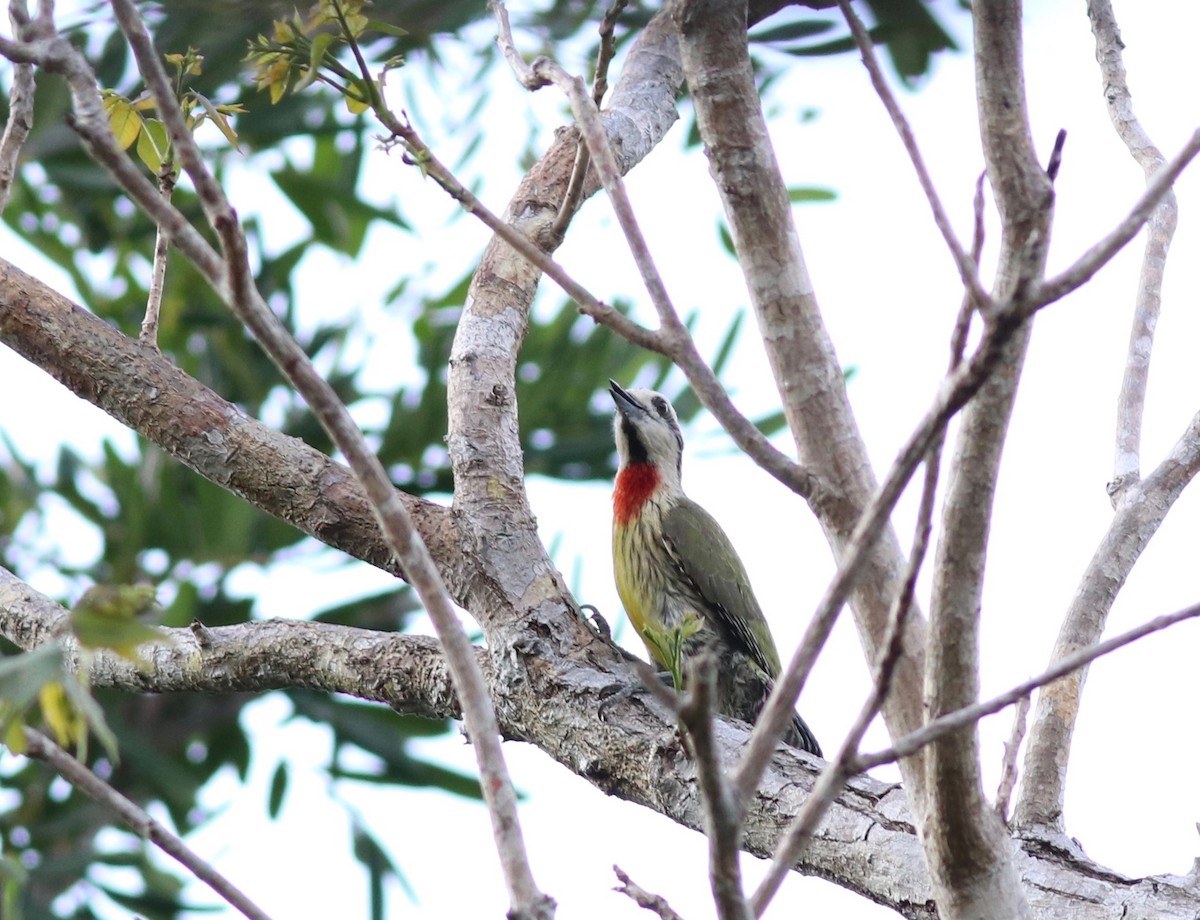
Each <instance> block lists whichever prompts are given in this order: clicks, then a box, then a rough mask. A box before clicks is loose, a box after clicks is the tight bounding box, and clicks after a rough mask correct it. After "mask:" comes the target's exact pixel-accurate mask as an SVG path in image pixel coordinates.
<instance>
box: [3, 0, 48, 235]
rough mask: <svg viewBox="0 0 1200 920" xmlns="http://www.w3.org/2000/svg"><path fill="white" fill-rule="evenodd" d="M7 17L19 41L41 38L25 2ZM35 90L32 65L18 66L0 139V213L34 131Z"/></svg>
mask: <svg viewBox="0 0 1200 920" xmlns="http://www.w3.org/2000/svg"><path fill="white" fill-rule="evenodd" d="M8 18H9V22H10V23H11V24H12V31H13V36H14V37H15V38H16V39H17V40H18V41H22V42H29V41H33V40H34V39H35V38H37V37H38V31H39V27H40V26H41V23H39V22H34V21H32V20H30V18H29V8H28V6H27V5H26V4H25V2H24V0H10V3H9V5H8ZM33 91H34V82H33V65H32V64H17V65H16V66H15V67H14V68H13V81H12V88H11V89H10V90H9V93H8V122H7V123H6V124H5V125H4V135H3V136H0V214H3V213H4V208H5V206H6V205H7V204H8V199H9V196H10V195H12V186H13V182H14V181H16V178H17V163H18V162H19V160H20V158H21V148H22V147H23V146H24V145H25V138H27V137H28V136H29V132H30V130H31V129H32V128H33Z"/></svg>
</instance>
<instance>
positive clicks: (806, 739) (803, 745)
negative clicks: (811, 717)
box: [783, 712, 825, 757]
mask: <svg viewBox="0 0 1200 920" xmlns="http://www.w3.org/2000/svg"><path fill="white" fill-rule="evenodd" d="M783 740H784V741H786V742H787V743H788V744H790V745H791V746H792V747H798V748H800V750H802V751H808V753H810V754H816V755H817V756H818V757H824V756H825V755H824V754H822V753H821V745H819V744H817V739H816V737H815V736H814V735H813V733H812V729H811V728H809V727H808V723H806V722H805V721H804V720H803V719H802V718H800V713H798V712H793V713H792V728H791V731H789V732H788V733H787V734H786V735H784V736H783Z"/></svg>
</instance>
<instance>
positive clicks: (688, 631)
mask: <svg viewBox="0 0 1200 920" xmlns="http://www.w3.org/2000/svg"><path fill="white" fill-rule="evenodd" d="M608 383H609V392H610V393H611V394H612V398H613V402H615V403H616V406H617V411H616V415H615V417H614V418H613V437H614V439H615V440H616V442H617V455H618V457H619V458H620V465H619V468H618V470H617V481H616V487H615V489H614V490H613V574H614V576H615V577H616V582H617V593H618V594H619V595H620V596H621V603H622V604H624V605H625V612H626V613H627V614H629V619H630V621H631V622H632V623H633V626H634V628H635V629H636V630H637V631H638V635H639V636H641V638H642V641H643V642H644V643H645V645H646V650H647V651H648V652H649V653H650V657H651V658H653V659H654V661H655V662H656V663H657V664H658V665H659V666H660V667H664V668H668V669H669V668H670V667H671V662H670V661H668V660H666V658H665V655H666V652H665V651H664V649H663V648H662V643H661V637H662V636H664V635H668V634H671V633H672V631H674V630H676V629H678V628H680V627H683V629H682V631H681V633H680V635H681V636H685V637H686V638H684V641H683V645H682V654H681V655H680V657H681V658H682V659H683V660H684V661H686V660H687V659H688V658H690V657H692V656H693V655H696V654H698V653H699V652H700V651H702V650H704V649H708V650H711V651H712V652H713V653H714V654H715V656H716V659H717V662H718V671H717V699H716V707H717V711H718V712H720V713H722V714H724V715H727V716H732V717H734V718H736V719H742V720H744V721H746V722H753V721H755V720H756V719H757V718H758V714H759V712H760V711H761V710H762V707H763V704H764V703H765V702H766V699H767V695H768V694H769V693H770V692H771V688H772V687H773V686H774V684H775V680H776V678H778V676H779V671H780V665H779V653H778V652H777V651H776V650H775V642H774V640H773V639H772V638H771V631H770V629H768V628H767V621H766V619H765V618H764V617H763V612H762V608H761V607H759V605H758V601H757V599H756V598H755V597H754V591H753V590H752V589H751V587H750V579H749V578H748V577H747V575H746V568H745V566H743V565H742V561H741V559H739V558H738V555H737V553H736V552H735V551H734V548H733V544H732V543H730V542H729V538H728V537H727V536H726V535H725V531H723V530H722V529H721V525H720V524H718V523H717V522H716V520H715V519H714V518H713V517H712V515H710V514H709V513H708V512H707V511H705V510H704V509H703V508H701V507H700V506H699V505H697V504H696V503H695V502H694V501H692V500H691V499H689V498H688V497H687V496H686V495H684V494H683V488H682V486H681V485H680V476H681V472H682V465H683V435H682V433H681V432H680V430H679V420H678V418H677V417H676V415H675V410H674V408H672V406H671V403H670V402H668V400H667V399H666V397H664V396H663V395H662V394H661V393H656V392H654V391H653V390H640V389H635V390H625V389H624V388H622V387H621V385H620V384H618V383H617V382H616V381H615V380H610V381H609V382H608ZM685 624H687V625H685ZM692 630H695V631H694V632H692ZM783 740H784V741H786V742H787V743H788V744H791V745H793V746H794V747H798V748H802V749H803V750H805V751H808V752H809V753H812V754H816V755H817V756H818V757H820V756H821V746H820V745H819V744H817V739H816V738H814V737H813V733H812V732H811V731H810V730H809V727H808V726H807V725H806V724H805V723H804V720H803V719H801V718H800V716H799V715H798V714H793V718H792V726H791V729H790V730H789V731H788V733H787V734H786V735H785V736H784V739H783Z"/></svg>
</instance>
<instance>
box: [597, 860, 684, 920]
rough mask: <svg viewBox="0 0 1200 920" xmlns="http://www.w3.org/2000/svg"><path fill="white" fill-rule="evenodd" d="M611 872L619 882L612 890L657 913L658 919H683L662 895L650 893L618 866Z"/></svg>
mask: <svg viewBox="0 0 1200 920" xmlns="http://www.w3.org/2000/svg"><path fill="white" fill-rule="evenodd" d="M613 872H614V873H616V876H617V878H618V879H619V880H620V882H621V884H620V885H618V886H617V887H616V888H614V889H613V891H619V892H620V893H621V894H623V895H626V896H627V897H629V898H631V899H632V900H633V903H634V904H636V905H637V906H638V907H641V908H644V909H646V910H649V911H653V912H654V913H656V914H658V917H659V920H683V917H681V916H680V915H679V914H677V913H676V912H675V911H674V910H673V909H672V908H671V905H670V904H668V903H667V899H666V898H664V897H663V896H662V895H658V894H651V893H650V892H649V891H647V890H646V889H645V888H643V887H642V886H641V885H639V884H637V883H636V882H634V881H633V880H632V879H630V878H629V876H628V875H626V874H625V872H624V871H623V870H622V869H621V867H620V866H613Z"/></svg>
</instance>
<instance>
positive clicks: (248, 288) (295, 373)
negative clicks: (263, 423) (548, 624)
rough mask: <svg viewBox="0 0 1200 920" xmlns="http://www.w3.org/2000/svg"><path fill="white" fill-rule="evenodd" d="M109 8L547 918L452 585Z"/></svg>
mask: <svg viewBox="0 0 1200 920" xmlns="http://www.w3.org/2000/svg"><path fill="white" fill-rule="evenodd" d="M112 5H113V10H114V12H115V13H116V16H117V21H118V23H119V25H120V27H121V30H122V32H124V33H125V36H126V38H127V40H128V41H129V44H130V47H131V48H132V50H133V52H134V56H135V58H136V59H137V62H138V67H139V69H140V71H141V73H142V75H143V77H144V79H145V80H146V83H147V86H148V87H149V88H150V92H151V93H152V94H153V96H154V99H155V103H156V105H157V108H158V111H159V113H160V116H161V117H162V119H163V122H164V123H165V125H166V127H167V132H168V135H169V136H170V138H171V143H172V145H173V148H174V150H175V151H176V155H177V156H178V158H179V162H180V165H181V166H182V167H183V169H184V171H185V172H187V174H188V175H189V176H190V177H191V179H192V182H193V184H194V186H195V188H196V191H197V195H198V197H199V198H200V201H201V203H202V205H203V207H204V210H205V214H206V216H207V217H208V220H209V222H210V223H211V225H212V226H213V228H214V229H215V230H216V232H217V234H218V236H219V237H220V240H221V245H222V249H223V250H224V254H225V277H224V284H223V285H222V291H221V292H222V294H223V295H224V296H225V299H226V301H227V302H228V303H229V306H230V307H231V308H232V309H233V311H234V313H235V314H236V315H237V316H238V318H239V319H241V320H242V322H243V323H245V324H246V326H247V327H248V328H249V329H250V330H251V331H252V332H253V333H254V335H255V337H256V338H257V339H258V340H259V342H260V343H261V344H262V346H263V348H264V350H265V351H266V352H267V354H268V355H269V356H270V357H271V359H272V361H274V362H275V363H276V365H277V366H278V367H279V368H280V370H282V371H283V373H284V374H285V375H286V376H287V378H288V380H289V381H290V382H291V383H292V385H293V386H294V387H295V388H296V390H297V391H298V392H299V393H300V394H301V395H302V396H303V397H304V399H305V401H306V402H307V403H308V404H309V406H310V408H311V409H312V411H313V413H314V414H315V415H316V416H317V418H318V419H319V420H320V421H321V424H322V426H323V427H324V428H325V429H326V431H328V433H329V434H330V436H331V438H332V439H333V441H334V443H335V444H336V445H337V447H338V449H339V450H341V452H342V453H343V454H344V455H345V457H346V459H347V461H348V462H349V464H350V467H351V469H352V470H353V471H354V474H355V476H356V478H358V480H359V481H360V482H361V483H362V486H363V489H364V491H365V492H366V494H367V497H368V499H369V500H370V502H371V505H372V507H373V509H374V511H375V513H376V517H377V519H378V520H379V524H380V526H381V528H382V529H383V532H384V535H385V536H386V538H387V541H388V543H389V545H390V546H391V548H392V550H393V551H394V552H395V553H396V555H397V557H398V558H399V559H400V560H401V561H402V563H403V565H404V569H405V573H406V574H407V576H408V578H409V581H410V583H411V584H412V586H413V587H414V588H415V589H416V591H417V593H418V595H419V596H420V598H421V600H422V602H423V604H424V605H425V608H426V610H427V611H428V612H429V615H430V618H431V619H432V620H433V622H434V625H435V627H436V629H437V632H438V637H439V639H440V640H441V642H442V646H443V648H444V649H445V652H446V660H447V663H448V664H449V667H450V670H451V675H452V677H453V680H454V685H455V689H456V690H457V692H458V696H459V701H460V702H461V704H462V707H463V716H464V721H465V722H466V725H467V731H468V733H469V734H470V737H471V740H472V742H473V747H474V750H475V756H476V762H477V764H478V766H479V771H480V778H481V786H482V788H483V793H484V798H485V800H486V801H487V804H488V811H489V815H490V816H491V819H492V831H493V834H494V836H495V839H496V848H497V851H498V855H499V857H500V863H501V866H502V868H503V870H504V877H505V882H506V884H507V886H508V891H509V897H510V899H511V902H512V912H513V913H514V914H516V915H519V916H529V917H535V916H549V913H550V912H551V907H552V904H553V902H552V901H551V900H550V899H549V898H548V897H546V896H545V895H544V894H542V893H541V891H539V890H538V888H537V885H536V883H535V882H534V880H533V873H532V871H531V869H530V866H529V860H528V856H527V854H526V852H525V845H524V841H523V838H522V834H521V826H520V822H519V820H518V817H517V810H516V795H515V792H514V790H513V788H512V781H511V779H510V777H509V775H508V770H507V767H506V766H505V763H504V756H503V753H502V752H501V749H500V738H499V728H498V726H497V723H496V716H495V712H494V711H493V709H492V704H491V699H490V697H489V694H488V689H487V684H486V683H485V681H484V679H483V675H482V673H481V672H480V670H479V666H478V663H477V661H476V660H475V656H474V651H473V649H472V647H471V643H470V641H469V640H468V638H467V636H466V633H465V632H464V630H463V628H462V625H461V624H460V622H459V620H458V617H457V615H456V614H455V612H454V608H453V605H452V604H451V602H450V598H449V596H448V593H447V591H446V587H445V585H444V584H443V583H442V580H441V577H440V575H439V574H438V572H437V569H436V568H435V566H434V564H433V561H432V559H431V558H430V556H429V552H428V550H427V549H426V547H425V544H424V543H423V542H422V540H421V537H420V535H419V534H418V533H417V532H416V530H415V528H414V527H413V524H412V520H411V519H410V518H409V516H408V512H407V510H406V509H405V507H404V505H403V503H402V502H401V501H400V499H399V496H398V495H397V493H396V490H395V488H394V487H393V486H392V484H391V481H390V480H389V479H388V476H387V473H386V471H385V470H384V469H383V466H382V465H381V464H380V462H379V459H378V458H377V457H376V456H375V455H374V453H373V452H372V451H371V450H370V448H369V447H368V446H367V444H366V442H365V440H364V439H363V436H362V433H361V432H360V431H359V430H358V427H357V426H356V424H355V423H354V421H353V419H352V418H351V416H350V413H349V411H348V410H347V409H346V407H345V406H344V405H343V404H342V402H341V401H340V400H339V399H338V397H337V394H336V393H335V392H334V390H333V388H332V387H331V386H330V385H329V384H328V383H327V382H326V381H325V380H323V379H322V378H321V377H320V375H319V374H318V373H317V372H316V370H315V369H314V368H313V366H312V364H311V362H310V361H309V360H308V358H307V356H306V355H305V354H304V352H303V350H302V349H301V348H300V347H299V345H297V343H296V341H295V340H294V339H293V338H292V337H291V335H290V333H289V332H288V331H287V329H286V328H284V326H283V324H282V323H281V322H280V321H279V320H278V318H277V317H276V316H275V314H274V313H272V312H271V310H270V309H269V308H268V307H267V305H266V304H265V303H264V302H263V300H262V297H261V296H260V295H259V294H258V292H257V290H256V289H255V288H254V281H253V275H252V273H251V271H250V266H249V261H248V259H247V253H246V248H245V247H246V240H245V236H244V234H243V233H242V231H241V227H240V225H239V223H238V221H237V217H236V215H235V214H234V211H233V208H232V207H231V206H230V204H229V202H228V200H227V199H226V198H225V194H224V191H223V190H222V189H221V187H220V185H219V184H218V183H217V181H216V179H215V178H214V177H213V175H212V174H211V172H209V170H208V168H207V166H206V165H205V163H204V160H203V157H202V155H201V153H200V150H199V148H198V147H197V146H196V144H195V141H194V139H193V137H192V135H191V132H190V131H188V129H187V125H186V124H185V122H184V118H183V113H182V112H181V111H180V109H179V107H178V105H177V104H176V102H175V98H174V92H173V88H172V86H171V83H170V80H169V79H168V77H167V74H166V71H165V69H164V68H163V66H162V62H161V60H160V58H159V55H158V53H157V51H156V49H155V48H154V44H153V41H152V39H151V37H150V35H149V33H148V32H147V30H146V27H145V24H144V23H143V22H142V20H141V18H140V16H139V15H138V13H137V11H136V9H135V8H134V6H133V2H132V0H113V4H112Z"/></svg>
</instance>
